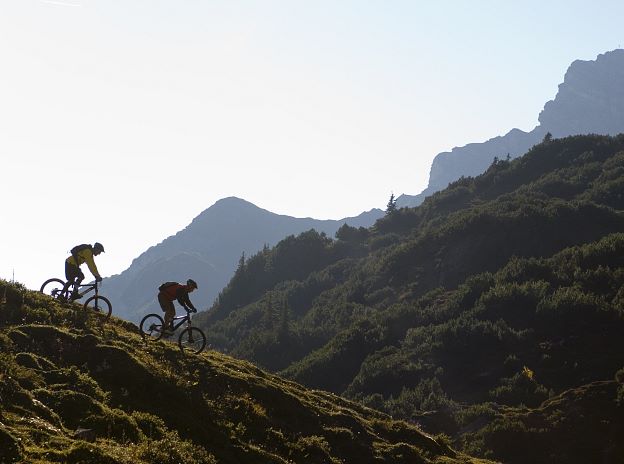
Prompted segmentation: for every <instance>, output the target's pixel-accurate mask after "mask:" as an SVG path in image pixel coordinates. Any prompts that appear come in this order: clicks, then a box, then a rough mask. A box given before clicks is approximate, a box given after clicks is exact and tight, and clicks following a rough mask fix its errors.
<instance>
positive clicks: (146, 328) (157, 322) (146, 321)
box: [139, 314, 165, 341]
mask: <svg viewBox="0 0 624 464" xmlns="http://www.w3.org/2000/svg"><path fill="white" fill-rule="evenodd" d="M164 325H165V321H163V318H162V317H160V316H159V315H158V314H148V315H147V316H145V317H144V318H143V319H141V323H140V324H139V330H140V332H141V337H143V340H145V341H156V340H160V339H161V338H162V336H163V333H162V328H163V327H164Z"/></svg>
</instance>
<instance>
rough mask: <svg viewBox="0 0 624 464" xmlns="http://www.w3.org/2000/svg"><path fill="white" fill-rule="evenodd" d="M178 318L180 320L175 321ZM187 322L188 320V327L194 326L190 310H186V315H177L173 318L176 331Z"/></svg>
mask: <svg viewBox="0 0 624 464" xmlns="http://www.w3.org/2000/svg"><path fill="white" fill-rule="evenodd" d="M176 320H178V321H179V322H178V323H176V322H175V321H176ZM185 322H187V327H192V326H193V325H192V324H191V312H190V311H186V316H176V317H174V318H173V321H172V325H173V330H174V331H176V330H178V329H179V328H180V326H181V325H182V324H184V323H185Z"/></svg>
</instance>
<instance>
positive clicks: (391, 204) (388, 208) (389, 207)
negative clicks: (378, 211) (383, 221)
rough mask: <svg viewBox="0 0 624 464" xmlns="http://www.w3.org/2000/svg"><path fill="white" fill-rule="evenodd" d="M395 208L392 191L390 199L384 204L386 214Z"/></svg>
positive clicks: (392, 211)
mask: <svg viewBox="0 0 624 464" xmlns="http://www.w3.org/2000/svg"><path fill="white" fill-rule="evenodd" d="M396 210H397V207H396V199H395V198H394V193H392V194H390V200H389V201H388V205H387V206H386V215H388V214H392V213H394V212H395V211H396Z"/></svg>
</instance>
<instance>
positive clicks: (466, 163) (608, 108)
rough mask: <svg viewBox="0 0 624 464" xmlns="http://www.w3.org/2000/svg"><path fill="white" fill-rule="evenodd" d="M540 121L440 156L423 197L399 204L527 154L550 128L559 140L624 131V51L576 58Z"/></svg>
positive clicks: (410, 204)
mask: <svg viewBox="0 0 624 464" xmlns="http://www.w3.org/2000/svg"><path fill="white" fill-rule="evenodd" d="M538 120H539V125H537V126H536V127H535V128H534V129H533V130H532V131H530V132H524V131H521V130H520V129H512V130H511V131H509V132H508V133H507V134H505V135H504V136H500V137H494V138H492V139H490V140H488V141H486V142H483V143H470V144H468V145H466V146H463V147H456V148H453V149H452V150H451V151H450V152H443V153H440V154H438V155H437V156H436V157H435V159H434V160H433V163H432V165H431V172H430V175H429V185H428V186H427V188H426V189H425V190H423V191H422V192H421V193H420V194H418V195H401V196H399V197H398V198H397V206H398V207H413V206H418V205H419V204H421V203H422V202H423V200H424V199H425V198H426V197H428V196H429V195H431V194H433V193H435V192H437V191H439V190H442V189H444V188H446V186H447V185H448V184H449V183H450V182H453V181H455V180H457V179H459V178H460V177H462V176H466V177H467V176H470V177H474V176H477V175H479V174H481V173H482V172H484V171H485V170H486V169H487V167H488V166H489V165H490V164H492V160H493V159H494V157H498V158H499V159H505V158H506V157H507V155H509V156H510V157H511V158H515V157H517V156H520V155H522V154H524V153H526V152H527V150H528V149H529V148H531V147H532V146H533V145H535V144H536V143H538V142H540V141H541V140H542V139H543V138H544V136H545V135H546V134H547V133H548V132H550V133H551V135H552V136H553V137H556V138H559V137H565V136H568V135H578V134H604V135H616V134H619V133H620V132H624V50H623V49H617V50H613V51H610V52H607V53H604V54H602V55H598V57H597V58H596V60H594V61H581V60H576V61H574V62H573V63H572V64H571V65H570V67H569V68H568V71H567V72H566V74H565V77H564V81H563V83H562V84H560V85H559V91H558V92H557V95H556V97H555V99H554V100H551V101H548V102H547V103H546V104H545V105H544V109H543V110H542V112H541V113H540V115H539V118H538Z"/></svg>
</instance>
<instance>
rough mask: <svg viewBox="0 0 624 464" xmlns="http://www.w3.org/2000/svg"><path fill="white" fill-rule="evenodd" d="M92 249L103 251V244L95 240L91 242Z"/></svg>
mask: <svg viewBox="0 0 624 464" xmlns="http://www.w3.org/2000/svg"><path fill="white" fill-rule="evenodd" d="M93 251H99V252H100V253H104V246H103V245H102V244H101V243H100V242H95V243H94V244H93Z"/></svg>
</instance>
